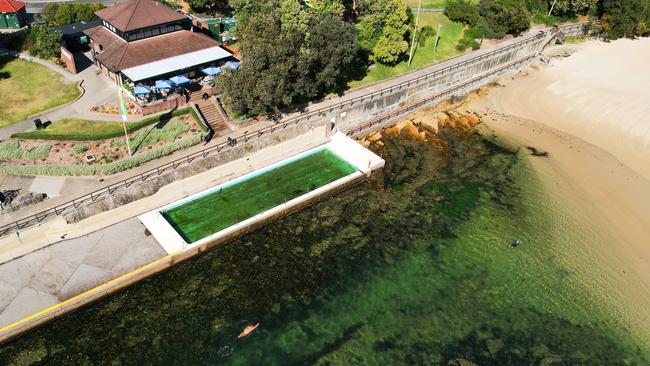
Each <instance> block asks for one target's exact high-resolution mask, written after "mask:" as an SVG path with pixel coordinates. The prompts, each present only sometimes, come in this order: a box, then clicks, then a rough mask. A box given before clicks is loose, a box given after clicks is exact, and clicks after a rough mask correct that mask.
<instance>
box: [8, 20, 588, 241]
mask: <svg viewBox="0 0 650 366" xmlns="http://www.w3.org/2000/svg"><path fill="white" fill-rule="evenodd" d="M586 24H587V23H579V24H574V25H569V26H567V27H576V26H581V27H583V28H584V26H585V25H586ZM563 28H566V27H560V28H559V31H562V29H563ZM549 34H550V33H549V32H548V31H539V32H538V33H536V34H535V35H534V36H529V37H528V38H525V39H522V40H520V41H518V42H513V43H510V44H508V45H506V46H502V47H499V48H497V49H494V50H491V51H489V52H485V53H483V54H480V55H477V56H475V57H471V58H468V59H466V60H463V61H460V62H457V63H454V64H453V65H449V66H447V67H444V68H441V69H438V70H435V71H432V72H430V73H427V74H425V75H422V76H419V77H416V78H413V79H409V80H406V81H404V82H401V83H399V84H397V85H392V86H390V87H386V88H384V89H381V90H378V91H375V92H371V93H367V94H364V95H361V96H358V97H354V98H351V99H348V100H343V101H341V102H339V103H335V104H332V105H330V106H327V107H322V108H318V109H316V110H313V111H309V112H307V113H303V114H300V115H298V116H294V117H290V118H287V119H285V120H282V121H280V122H279V123H277V124H276V125H274V126H270V127H264V128H261V129H258V130H255V131H252V132H247V131H246V132H244V134H242V135H241V136H238V137H236V138H235V139H231V140H230V141H227V142H222V143H219V144H217V145H215V146H211V147H208V148H205V149H203V150H201V151H199V152H196V153H192V154H189V155H186V156H184V157H182V158H179V159H176V160H174V161H172V162H169V163H166V164H163V165H160V166H158V167H157V168H154V169H151V170H149V171H147V172H144V173H141V174H138V175H136V176H133V177H130V178H127V179H125V180H122V181H120V182H118V183H113V184H110V185H108V186H106V187H104V188H102V189H99V190H96V191H94V192H91V193H88V194H86V195H83V196H80V197H77V198H75V199H73V200H71V201H68V202H66V203H63V204H60V205H58V206H56V207H54V208H50V209H48V210H45V211H41V212H39V213H36V214H33V215H30V216H27V217H25V218H22V219H19V220H16V221H14V222H12V223H9V224H5V225H3V226H0V237H2V236H5V235H8V234H10V233H12V232H17V231H19V230H23V229H25V228H27V227H30V226H34V225H38V224H40V223H42V222H44V221H45V220H48V219H51V218H54V217H56V216H59V215H63V214H66V213H70V212H72V211H74V210H76V209H78V208H79V207H81V206H82V205H84V204H91V203H93V202H96V201H97V200H98V199H99V198H102V197H104V196H106V195H112V194H113V192H115V191H116V190H118V189H127V188H129V187H130V186H132V185H133V184H135V183H140V182H144V181H146V180H148V179H151V178H155V177H158V176H160V175H161V174H162V173H164V172H166V171H173V170H176V169H177V168H178V167H180V166H182V165H184V164H190V163H192V161H194V160H196V159H199V158H206V157H207V156H208V155H210V154H212V153H219V152H221V151H222V150H224V149H229V148H232V147H233V146H235V145H236V144H238V143H239V142H240V141H244V143H246V142H248V141H249V140H251V139H257V138H260V137H262V136H264V135H265V134H268V133H271V134H272V133H274V132H275V131H276V130H278V129H284V128H286V127H287V126H290V125H292V124H296V125H297V124H299V123H303V122H308V121H309V120H311V119H312V118H313V117H323V116H324V115H326V114H328V113H331V112H332V111H334V110H341V109H343V108H345V107H346V106H351V105H354V104H355V103H360V102H363V101H366V100H368V99H370V100H372V99H373V98H375V97H377V96H384V95H386V94H391V93H393V92H394V91H395V90H402V89H403V88H408V87H410V86H412V85H413V84H415V85H417V84H419V83H421V82H423V81H424V82H426V81H427V80H429V79H430V78H432V77H436V76H438V75H439V74H441V73H445V72H449V71H451V70H454V69H459V68H461V67H463V66H466V65H469V64H472V63H476V62H480V61H481V60H483V59H485V58H488V57H492V56H494V55H498V54H503V53H505V52H508V51H510V50H512V49H513V48H517V47H522V46H524V45H526V44H529V43H531V42H535V41H538V40H540V39H542V38H544V37H547V36H549ZM534 56H535V55H534V54H532V55H528V56H526V57H524V58H522V59H518V60H516V61H514V62H510V63H508V64H506V65H504V66H500V67H497V68H496V69H493V70H491V71H489V72H487V73H484V74H481V75H480V76H478V77H474V78H471V79H469V80H467V81H464V82H461V83H460V84H456V85H454V86H451V87H449V88H447V89H445V90H443V91H440V92H437V93H435V94H433V95H431V96H429V97H426V98H423V99H421V100H419V101H417V102H415V103H413V104H411V105H408V106H406V107H404V108H400V109H397V110H395V111H391V112H387V113H385V114H382V115H379V116H377V117H375V118H373V119H371V120H369V121H368V122H366V123H364V124H363V125H361V126H359V127H355V128H351V129H350V130H349V131H347V134H348V135H354V134H357V133H359V132H361V131H363V130H364V129H368V128H372V127H373V126H375V125H378V124H380V123H384V122H386V121H389V120H391V119H394V118H395V117H397V116H400V115H403V114H406V113H408V112H410V111H412V110H415V109H418V108H420V107H422V106H424V105H428V104H431V103H433V102H434V101H435V100H436V99H440V98H445V97H446V96H450V95H453V94H454V93H453V92H454V91H458V90H459V89H460V88H463V87H467V86H469V85H471V84H472V83H476V82H477V81H480V80H482V79H484V78H486V77H489V76H492V75H495V74H497V73H498V72H501V71H503V70H504V69H507V68H508V67H512V66H513V65H516V64H519V63H521V62H524V61H527V60H530V59H531V58H532V57H534Z"/></svg>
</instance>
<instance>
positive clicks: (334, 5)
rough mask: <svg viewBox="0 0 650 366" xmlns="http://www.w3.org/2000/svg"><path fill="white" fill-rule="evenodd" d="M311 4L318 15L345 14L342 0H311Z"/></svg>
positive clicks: (338, 15) (339, 15)
mask: <svg viewBox="0 0 650 366" xmlns="http://www.w3.org/2000/svg"><path fill="white" fill-rule="evenodd" d="M309 4H310V6H311V7H312V9H313V11H314V13H315V14H317V15H328V14H331V15H334V16H337V17H341V16H343V13H344V12H345V6H344V5H343V2H342V1H341V0H309Z"/></svg>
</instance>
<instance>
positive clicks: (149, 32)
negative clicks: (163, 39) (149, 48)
mask: <svg viewBox="0 0 650 366" xmlns="http://www.w3.org/2000/svg"><path fill="white" fill-rule="evenodd" d="M144 36H145V37H151V29H145V31H144Z"/></svg>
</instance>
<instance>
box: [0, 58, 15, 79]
mask: <svg viewBox="0 0 650 366" xmlns="http://www.w3.org/2000/svg"><path fill="white" fill-rule="evenodd" d="M13 59H14V58H13V57H11V56H9V55H3V54H0V70H2V69H3V68H4V67H5V65H6V64H8V63H9V61H11V60H13ZM10 77H11V73H10V72H9V71H0V80H2V79H9V78H10Z"/></svg>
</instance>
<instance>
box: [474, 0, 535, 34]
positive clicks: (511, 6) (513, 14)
mask: <svg viewBox="0 0 650 366" xmlns="http://www.w3.org/2000/svg"><path fill="white" fill-rule="evenodd" d="M480 13H481V16H482V17H483V18H485V20H486V21H487V24H488V25H489V26H490V28H491V29H492V30H494V32H496V33H505V34H519V33H522V32H524V31H526V30H528V29H529V28H530V16H529V14H528V9H527V8H526V4H525V2H524V1H522V0H481V5H480Z"/></svg>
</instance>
